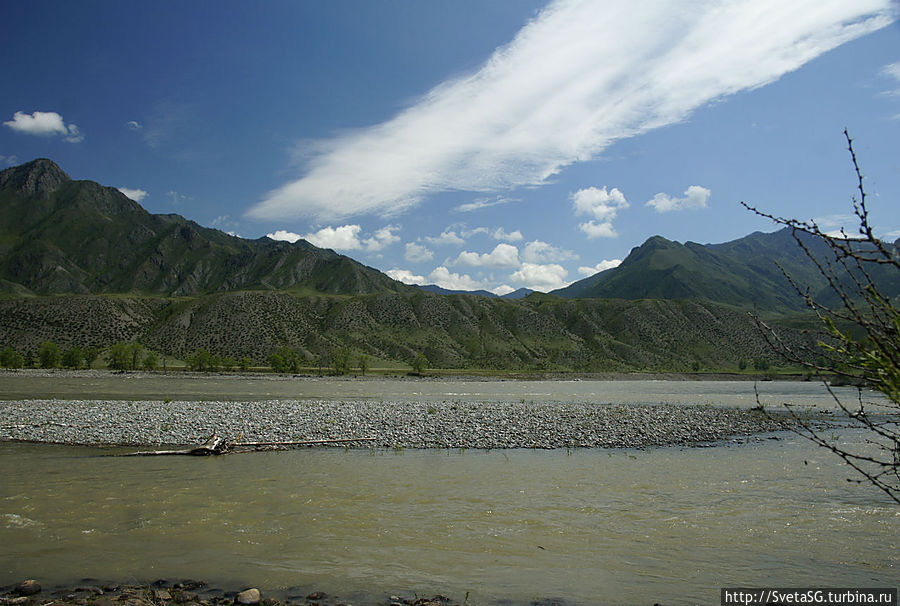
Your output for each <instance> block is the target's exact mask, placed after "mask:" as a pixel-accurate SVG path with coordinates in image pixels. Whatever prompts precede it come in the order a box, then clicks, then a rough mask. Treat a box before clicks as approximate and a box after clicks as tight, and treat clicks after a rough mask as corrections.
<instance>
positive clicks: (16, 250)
mask: <svg viewBox="0 0 900 606" xmlns="http://www.w3.org/2000/svg"><path fill="white" fill-rule="evenodd" d="M0 214H2V220H0V290H2V291H6V292H13V293H20V294H29V293H34V294H61V293H81V294H84V293H144V294H160V295H173V296H180V295H194V294H201V293H209V292H221V291H229V290H241V289H262V290H298V291H315V292H322V293H333V294H365V293H374V292H385V291H393V292H409V291H411V290H412V287H410V286H407V285H405V284H402V283H400V282H397V281H395V280H392V279H391V278H389V277H388V276H386V275H384V274H382V273H381V272H379V271H377V270H375V269H372V268H370V267H366V266H364V265H362V264H360V263H358V262H356V261H354V260H352V259H350V258H349V257H345V256H343V255H339V254H337V253H335V252H334V251H331V250H324V249H320V248H317V247H315V246H313V245H312V244H310V243H308V242H306V241H304V240H298V241H297V242H296V243H294V244H290V243H287V242H277V241H273V240H270V239H268V238H260V239H259V240H245V239H243V238H238V237H235V236H230V235H228V234H225V233H223V232H221V231H219V230H215V229H209V228H205V227H201V226H200V225H198V224H196V223H194V222H193V221H189V220H187V219H185V218H184V217H181V216H179V215H174V214H172V215H153V214H150V213H148V212H147V211H146V210H144V209H143V208H142V207H141V206H140V205H139V204H137V203H136V202H134V201H132V200H130V199H129V198H128V197H126V196H125V195H124V194H122V193H121V192H120V191H118V190H117V189H115V188H112V187H104V186H101V185H99V184H97V183H95V182H93V181H74V180H72V179H71V178H70V177H69V176H68V175H67V174H66V173H65V172H63V171H62V169H60V168H59V167H58V166H57V165H56V164H54V163H53V162H52V161H50V160H46V159H39V160H34V161H33V162H29V163H27V164H23V165H21V166H17V167H13V168H10V169H7V170H4V171H2V172H0Z"/></svg>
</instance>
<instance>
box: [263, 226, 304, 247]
mask: <svg viewBox="0 0 900 606" xmlns="http://www.w3.org/2000/svg"><path fill="white" fill-rule="evenodd" d="M266 237H267V238H269V239H271V240H285V241H286V242H290V243H291V244H293V243H294V242H296V241H297V240H299V239H300V238H302V237H303V236H301V235H300V234H295V233H294V232H292V231H285V230H283V229H279V230H277V231H276V232H274V233H271V234H266Z"/></svg>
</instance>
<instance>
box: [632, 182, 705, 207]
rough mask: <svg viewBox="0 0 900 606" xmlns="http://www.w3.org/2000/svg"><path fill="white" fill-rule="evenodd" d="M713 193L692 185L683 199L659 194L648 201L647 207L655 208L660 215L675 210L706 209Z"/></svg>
mask: <svg viewBox="0 0 900 606" xmlns="http://www.w3.org/2000/svg"><path fill="white" fill-rule="evenodd" d="M711 193H712V192H710V191H709V190H708V189H706V188H705V187H700V186H699V185H691V186H690V187H688V188H687V189H686V190H685V192H684V197H682V198H675V197H672V196H669V195H668V194H664V193H658V194H656V195H655V196H653V199H652V200H648V201H647V203H646V206H650V207H653V208H654V209H656V212H658V213H667V212H671V211H673V210H696V209H698V208H706V201H707V200H709V196H710V194H711Z"/></svg>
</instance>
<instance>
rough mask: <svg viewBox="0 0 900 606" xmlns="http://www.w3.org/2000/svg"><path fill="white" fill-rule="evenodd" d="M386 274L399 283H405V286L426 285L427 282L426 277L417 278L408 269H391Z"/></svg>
mask: <svg viewBox="0 0 900 606" xmlns="http://www.w3.org/2000/svg"><path fill="white" fill-rule="evenodd" d="M384 273H386V274H387V275H389V276H390V277H392V278H393V279H395V280H397V281H398V282H403V283H404V284H425V283H426V282H427V280H426V279H425V276H417V275H416V274H414V273H413V272H411V271H409V270H408V269H397V268H394V269H389V270H387V271H386V272H384Z"/></svg>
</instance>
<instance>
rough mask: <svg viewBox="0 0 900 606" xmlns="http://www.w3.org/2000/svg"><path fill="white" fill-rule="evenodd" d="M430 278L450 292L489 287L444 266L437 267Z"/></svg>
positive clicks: (429, 275)
mask: <svg viewBox="0 0 900 606" xmlns="http://www.w3.org/2000/svg"><path fill="white" fill-rule="evenodd" d="M428 278H429V279H430V280H431V282H432V283H434V284H437V285H438V286H440V287H441V288H446V289H448V290H480V289H483V288H486V287H487V286H486V284H485V283H484V282H482V281H480V280H476V279H474V278H472V277H471V276H469V275H468V274H457V273H453V272H451V271H450V270H449V269H447V268H446V267H444V266H443V265H441V266H439V267H435V268H434V271H432V272H431V273H430V274H428Z"/></svg>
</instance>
